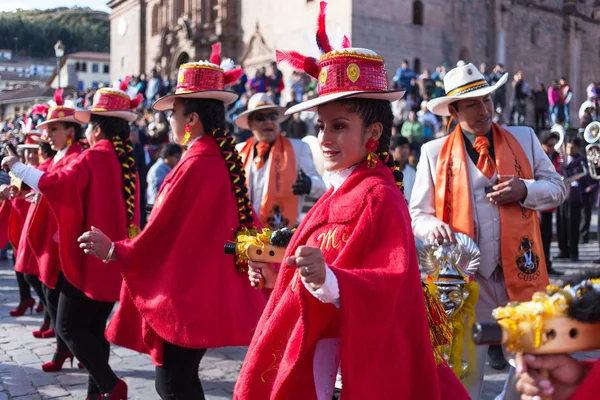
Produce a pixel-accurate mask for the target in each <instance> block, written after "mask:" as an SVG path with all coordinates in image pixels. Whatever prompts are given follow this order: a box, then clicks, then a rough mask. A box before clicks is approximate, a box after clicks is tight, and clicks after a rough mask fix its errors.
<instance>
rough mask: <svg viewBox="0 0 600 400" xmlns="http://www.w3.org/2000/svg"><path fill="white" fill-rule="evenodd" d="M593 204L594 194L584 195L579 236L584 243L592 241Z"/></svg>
mask: <svg viewBox="0 0 600 400" xmlns="http://www.w3.org/2000/svg"><path fill="white" fill-rule="evenodd" d="M592 202H593V199H592V193H591V192H590V193H584V194H583V205H582V213H581V226H580V227H579V236H580V239H581V240H582V241H584V242H587V241H588V240H590V225H591V223H592Z"/></svg>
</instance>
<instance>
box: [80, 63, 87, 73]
mask: <svg viewBox="0 0 600 400" xmlns="http://www.w3.org/2000/svg"><path fill="white" fill-rule="evenodd" d="M81 72H87V63H86V62H82V63H81Z"/></svg>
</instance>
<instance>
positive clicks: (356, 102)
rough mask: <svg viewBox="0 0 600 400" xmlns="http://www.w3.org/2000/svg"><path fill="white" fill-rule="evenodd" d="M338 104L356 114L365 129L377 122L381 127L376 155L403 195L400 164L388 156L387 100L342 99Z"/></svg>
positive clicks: (391, 120) (389, 109)
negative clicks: (390, 172) (392, 176)
mask: <svg viewBox="0 0 600 400" xmlns="http://www.w3.org/2000/svg"><path fill="white" fill-rule="evenodd" d="M340 102H341V103H342V104H343V105H345V106H347V107H348V110H349V111H350V112H354V113H356V114H358V116H359V117H360V118H361V119H362V121H363V126H364V127H365V128H366V127H369V126H371V125H372V124H374V123H376V122H379V123H380V124H381V125H382V126H383V129H382V133H381V137H380V138H379V146H378V147H377V155H378V156H379V159H380V160H381V161H383V163H384V164H385V165H386V166H387V167H388V168H389V169H390V170H391V171H392V174H394V180H395V181H396V186H398V188H399V189H400V190H401V191H402V193H404V187H403V186H402V180H403V178H404V175H403V174H402V171H401V170H400V164H399V163H397V162H395V161H394V159H393V158H392V157H391V156H390V141H391V138H392V126H393V124H394V114H393V112H392V104H391V103H390V102H389V101H387V100H374V99H363V98H349V99H343V100H340Z"/></svg>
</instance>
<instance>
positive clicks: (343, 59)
mask: <svg viewBox="0 0 600 400" xmlns="http://www.w3.org/2000/svg"><path fill="white" fill-rule="evenodd" d="M326 7H327V3H326V2H324V1H322V2H321V10H320V12H319V19H318V29H317V45H318V46H319V49H320V50H321V52H322V53H323V54H322V55H321V57H319V59H318V60H317V59H316V58H313V57H305V56H303V55H301V54H299V53H297V52H295V51H281V50H277V52H276V59H277V62H278V63H280V62H283V61H285V62H287V63H288V64H290V65H291V66H292V67H294V68H295V69H297V70H301V71H304V72H305V73H306V74H308V75H310V76H312V77H313V78H316V79H317V92H318V97H317V98H315V99H312V100H308V101H305V102H303V103H300V104H297V105H295V106H293V107H291V108H290V109H288V110H287V112H286V114H294V113H297V112H300V111H307V110H308V111H315V110H316V108H317V107H318V106H319V105H321V104H325V103H328V102H331V101H335V100H339V99H344V98H349V97H358V98H365V99H377V100H387V101H396V100H400V99H401V98H402V96H404V92H405V90H404V89H398V90H388V78H387V72H386V70H385V65H384V63H383V57H381V56H380V55H378V54H377V53H375V52H374V51H372V50H367V49H361V48H353V47H351V44H350V40H348V38H347V37H345V36H344V40H343V42H342V49H341V50H334V49H333V47H332V46H331V44H330V43H329V37H328V36H327V32H326V29H325V8H326Z"/></svg>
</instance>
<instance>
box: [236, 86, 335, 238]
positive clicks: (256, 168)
mask: <svg viewBox="0 0 600 400" xmlns="http://www.w3.org/2000/svg"><path fill="white" fill-rule="evenodd" d="M288 118H289V116H285V107H280V106H277V105H275V103H274V102H273V100H272V99H271V98H270V97H269V95H267V94H266V93H256V94H255V95H253V96H252V97H251V98H250V100H249V101H248V109H247V110H246V111H245V112H243V113H241V114H240V115H239V116H238V117H237V119H236V120H235V121H234V123H235V124H236V125H237V126H238V128H240V129H248V130H250V131H252V135H253V137H252V138H250V139H249V140H248V141H246V142H244V143H240V144H238V145H237V146H236V147H237V149H238V150H239V152H240V155H241V156H242V160H243V162H244V167H245V170H246V180H247V182H248V189H249V191H250V200H251V201H252V206H253V208H254V210H256V212H258V213H259V216H260V222H261V224H262V225H263V226H265V227H270V228H272V229H279V228H282V227H288V226H294V225H296V224H297V223H298V222H299V218H300V214H301V212H302V204H303V200H304V196H305V195H309V196H310V197H313V198H319V197H321V196H322V195H323V193H325V190H326V188H325V183H324V182H323V178H321V176H320V175H319V173H318V172H317V169H316V167H315V163H314V162H313V159H312V155H311V152H310V147H309V146H308V144H306V143H304V142H303V141H302V140H299V139H288V138H286V137H285V136H283V135H282V134H281V131H280V124H281V123H282V122H283V121H285V120H287V119H288Z"/></svg>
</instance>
